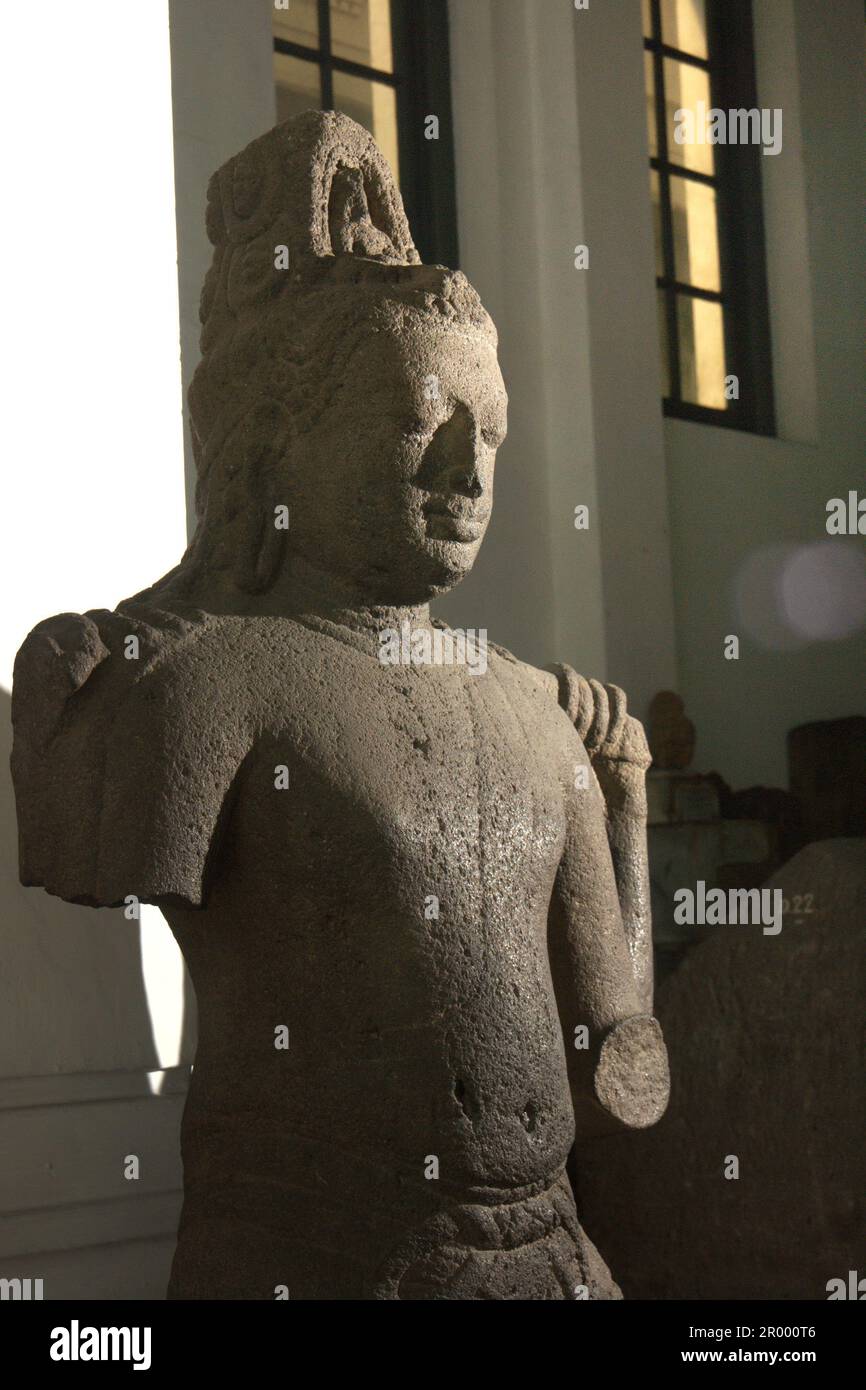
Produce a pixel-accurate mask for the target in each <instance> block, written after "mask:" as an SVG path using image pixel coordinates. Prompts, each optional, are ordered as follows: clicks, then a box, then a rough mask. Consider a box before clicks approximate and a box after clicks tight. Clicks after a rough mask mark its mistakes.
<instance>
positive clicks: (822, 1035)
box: [577, 839, 866, 1299]
mask: <svg viewBox="0 0 866 1390" xmlns="http://www.w3.org/2000/svg"><path fill="white" fill-rule="evenodd" d="M769 886H770V887H772V888H780V889H781V890H782V893H783V895H784V905H785V915H784V918H783V923H784V925H783V929H782V931H781V933H780V934H779V935H778V936H776V937H773V936H765V935H763V934H762V931H761V928H760V926H757V927H743V926H737V927H721V928H718V929H717V930H716V931H715V933H714V935H713V936H712V938H711V939H710V940H707V941H705V942H703V943H702V944H701V945H699V946H696V947H695V948H694V950H692V951H691V952H690V953H689V954H688V956H687V957H686V959H685V961H684V963H683V964H682V965H681V966H680V968H679V970H678V971H677V972H676V974H675V975H673V976H672V977H671V978H670V979H669V980H667V981H666V982H665V983H664V984H662V986H661V987H660V989H659V996H658V1015H659V1019H660V1020H661V1023H662V1026H663V1028H664V1032H665V1038H666V1040H667V1044H668V1048H669V1051H670V1056H671V1069H672V1075H673V1087H672V1093H671V1103H670V1108H669V1110H668V1112H667V1114H666V1116H665V1117H664V1119H663V1120H662V1121H661V1123H660V1124H659V1125H658V1126H657V1128H656V1129H655V1130H653V1131H651V1132H647V1133H645V1134H639V1135H632V1136H630V1138H629V1142H628V1143H627V1144H626V1143H623V1142H622V1141H621V1140H620V1139H619V1138H618V1137H615V1136H614V1137H610V1138H605V1139H600V1140H596V1141H594V1142H593V1143H592V1144H591V1145H589V1146H583V1148H582V1149H579V1150H578V1154H577V1159H578V1174H577V1184H578V1194H579V1198H580V1203H581V1215H582V1217H583V1219H584V1220H585V1222H586V1225H587V1228H588V1230H589V1231H590V1233H591V1234H592V1236H593V1239H594V1240H596V1241H598V1242H599V1244H600V1246H601V1248H602V1249H603V1250H604V1251H605V1254H606V1256H607V1258H608V1259H609V1260H610V1263H611V1268H612V1269H613V1271H614V1273H615V1274H616V1275H617V1277H618V1278H619V1279H620V1281H621V1283H622V1285H623V1290H624V1292H625V1294H626V1296H627V1297H638V1298H693V1299H710V1298H719V1299H731V1298H753V1299H766V1298H807V1299H823V1298H826V1297H827V1283H828V1281H829V1280H830V1279H833V1278H837V1277H839V1278H847V1274H848V1271H849V1270H850V1269H859V1270H860V1272H861V1274H862V1273H863V1252H864V1225H866V1206H864V1201H866V1145H864V1142H863V1139H864V1127H866V1073H864V1067H863V1058H864V1055H866V1009H864V998H866V953H864V946H866V841H864V840H860V839H848V840H825V841H822V842H821V843H818V844H813V845H808V846H807V847H806V848H805V849H803V850H801V852H800V853H799V854H798V855H797V856H796V858H795V859H793V860H791V861H790V863H788V864H786V865H785V866H784V867H783V868H782V869H781V870H780V871H779V872H778V873H777V874H776V876H775V877H774V878H773V879H772V880H771V881H770V885H769ZM730 1156H735V1157H736V1158H737V1159H738V1160H739V1177H738V1178H736V1179H733V1178H726V1177H725V1166H726V1162H727V1160H728V1159H729V1157H730Z"/></svg>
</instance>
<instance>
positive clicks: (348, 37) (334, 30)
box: [331, 0, 394, 72]
mask: <svg viewBox="0 0 866 1390" xmlns="http://www.w3.org/2000/svg"><path fill="white" fill-rule="evenodd" d="M331 52H332V53H333V55H334V57H335V58H350V59H351V60H352V62H353V63H363V64H364V66H365V67H368V68H379V70H380V71H381V72H393V71H394V52H393V46H392V43H391V3H390V0H331Z"/></svg>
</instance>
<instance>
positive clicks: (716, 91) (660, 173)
mask: <svg viewBox="0 0 866 1390" xmlns="http://www.w3.org/2000/svg"><path fill="white" fill-rule="evenodd" d="M642 8H643V33H644V70H645V80H646V98H647V125H648V131H649V152H650V193H651V197H652V204H653V215H654V220H655V246H656V285H657V287H658V308H659V336H660V340H661V358H662V371H663V381H664V387H663V392H664V410H665V413H666V414H668V415H675V416H680V417H684V418H686V419H692V420H704V421H707V422H710V423H712V424H717V425H730V426H732V427H733V428H735V429H745V430H751V431H753V432H755V433H759V434H771V433H772V432H773V428H774V423H773V394H772V380H771V368H770V335H769V319H768V311H767V288H766V271H765V259H764V233H763V218H762V212H761V159H762V157H764V156H763V155H762V146H761V144H760V143H759V142H758V141H755V142H754V143H735V142H734V139H733V138H731V139H730V140H729V139H728V136H729V135H730V136H731V137H733V136H734V135H735V134H736V131H735V129H734V125H733V122H732V121H731V122H729V123H728V124H727V125H726V124H725V122H724V121H723V122H721V123H720V126H717V127H716V131H715V135H716V136H718V134H719V133H722V134H724V135H725V139H724V140H721V141H720V142H719V143H710V141H711V139H713V135H711V134H708V127H707V126H706V124H704V126H703V128H702V122H703V121H705V120H706V116H705V113H714V112H716V111H719V112H722V113H725V115H726V113H728V112H729V111H737V112H742V114H743V116H744V117H745V113H746V112H749V111H756V110H757V100H756V95H755V76H754V57H753V52H752V17H751V4H750V0H642ZM680 112H687V113H688V112H691V113H694V114H693V117H691V118H690V119H693V120H694V129H693V134H694V138H692V132H691V131H689V129H688V127H687V126H684V124H683V118H682V116H680V115H679V114H678V113H680ZM740 129H741V130H742V131H745V130H749V131H750V132H752V133H753V134H757V132H758V130H759V126H758V125H757V124H753V123H751V122H746V121H745V119H744V120H743V123H742V127H740ZM678 134H679V135H680V140H681V141H682V143H681V142H680V140H678V139H677V135H678ZM771 157H772V156H771Z"/></svg>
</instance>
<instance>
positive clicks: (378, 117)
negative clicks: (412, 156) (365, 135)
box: [334, 70, 400, 180]
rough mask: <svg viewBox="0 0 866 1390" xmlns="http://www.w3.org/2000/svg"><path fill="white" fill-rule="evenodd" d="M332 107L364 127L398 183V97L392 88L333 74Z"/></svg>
mask: <svg viewBox="0 0 866 1390" xmlns="http://www.w3.org/2000/svg"><path fill="white" fill-rule="evenodd" d="M334 107H335V109H336V110H337V111H343V112H345V114H346V115H347V116H351V117H352V120H353V121H357V122H358V124H359V125H362V126H366V128H367V130H369V132H370V134H371V135H372V136H373V139H374V140H375V141H376V144H377V145H378V146H379V149H380V150H381V151H382V153H383V155H384V156H385V158H386V159H387V160H388V163H389V164H390V165H391V168H392V169H393V171H394V177H395V178H396V179H398V180H399V177H400V160H399V155H398V151H397V96H396V93H395V91H394V89H393V87H386V86H385V84H384V83H383V82H370V81H369V80H368V79H367V78H366V77H352V76H350V75H349V73H346V72H337V71H336V70H335V71H334Z"/></svg>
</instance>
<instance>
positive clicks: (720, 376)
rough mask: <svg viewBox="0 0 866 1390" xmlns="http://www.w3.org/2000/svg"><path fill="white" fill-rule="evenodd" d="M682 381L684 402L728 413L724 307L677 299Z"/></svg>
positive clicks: (682, 298)
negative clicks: (726, 410)
mask: <svg viewBox="0 0 866 1390" xmlns="http://www.w3.org/2000/svg"><path fill="white" fill-rule="evenodd" d="M677 331H678V333H679V342H680V380H681V387H682V397H683V400H684V401H691V402H692V403H693V404H694V405H706V406H711V407H712V408H714V409H716V410H725V409H726V407H727V404H728V403H727V401H726V400H725V331H724V323H723V320H722V306H721V304H714V303H712V301H711V300H707V299H693V298H692V296H691V295H684V294H682V295H678V296H677Z"/></svg>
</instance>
